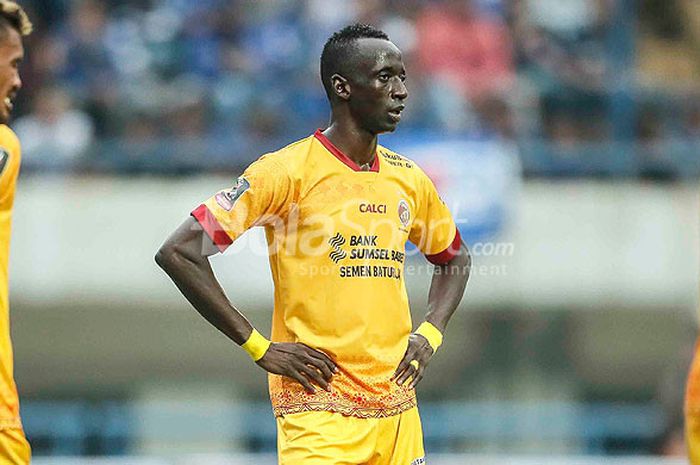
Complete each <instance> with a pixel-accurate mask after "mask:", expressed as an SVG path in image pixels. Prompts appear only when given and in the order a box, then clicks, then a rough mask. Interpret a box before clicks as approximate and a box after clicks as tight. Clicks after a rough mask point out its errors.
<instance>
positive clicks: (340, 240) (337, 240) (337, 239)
mask: <svg viewBox="0 0 700 465" xmlns="http://www.w3.org/2000/svg"><path fill="white" fill-rule="evenodd" d="M328 244H330V246H331V247H332V248H333V250H331V253H330V254H328V256H329V257H330V259H331V260H333V262H334V263H338V262H339V261H341V260H342V259H344V258H345V257H347V256H348V254H347V253H346V252H345V251H344V250H343V249H341V247H342V246H343V245H345V238H344V237H343V236H342V234H340V233H338V234H336V235H335V236H333V237H331V238H330V239H328Z"/></svg>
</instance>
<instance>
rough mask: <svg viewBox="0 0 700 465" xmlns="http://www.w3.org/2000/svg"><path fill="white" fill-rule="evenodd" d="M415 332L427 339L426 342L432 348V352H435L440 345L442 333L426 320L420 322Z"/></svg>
mask: <svg viewBox="0 0 700 465" xmlns="http://www.w3.org/2000/svg"><path fill="white" fill-rule="evenodd" d="M416 334H420V335H421V336H423V337H424V338H426V339H427V340H428V344H430V347H432V348H433V353H435V352H437V350H438V347H440V346H441V345H442V333H441V332H440V330H439V329H437V328H436V327H435V326H434V325H433V324H432V323H430V322H428V321H424V322H423V323H421V325H420V326H419V327H418V329H417V330H416Z"/></svg>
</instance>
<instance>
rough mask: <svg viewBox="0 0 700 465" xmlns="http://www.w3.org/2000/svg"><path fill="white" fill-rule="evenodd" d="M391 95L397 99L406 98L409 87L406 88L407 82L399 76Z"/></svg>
mask: <svg viewBox="0 0 700 465" xmlns="http://www.w3.org/2000/svg"><path fill="white" fill-rule="evenodd" d="M391 96H392V98H395V99H399V100H405V99H406V98H407V97H408V89H407V88H406V83H404V82H403V81H402V80H401V79H399V78H397V79H396V84H395V85H394V87H393V88H392V92H391Z"/></svg>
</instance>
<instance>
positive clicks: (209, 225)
mask: <svg viewBox="0 0 700 465" xmlns="http://www.w3.org/2000/svg"><path fill="white" fill-rule="evenodd" d="M191 215H192V216H193V217H194V219H195V220H197V222H198V223H199V224H200V225H201V226H202V229H204V232H205V233H207V236H209V238H210V239H211V241H212V242H213V243H214V245H216V246H217V247H218V248H219V250H220V251H221V252H223V251H225V250H226V249H227V248H228V246H229V245H231V244H232V243H233V241H232V240H231V238H230V237H229V235H228V234H226V231H225V230H224V228H223V227H222V226H221V224H220V223H219V221H218V220H217V219H216V217H215V216H214V215H213V214H212V213H211V212H210V211H209V209H208V208H207V206H206V205H204V204H202V205H200V206H199V207H197V208H195V209H194V210H193V211H192V213H191Z"/></svg>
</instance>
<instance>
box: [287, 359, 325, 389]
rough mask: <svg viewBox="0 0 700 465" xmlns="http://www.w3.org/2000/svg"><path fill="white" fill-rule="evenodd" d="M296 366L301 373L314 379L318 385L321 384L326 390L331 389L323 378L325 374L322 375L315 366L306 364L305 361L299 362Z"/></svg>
mask: <svg viewBox="0 0 700 465" xmlns="http://www.w3.org/2000/svg"><path fill="white" fill-rule="evenodd" d="M295 368H296V369H297V370H298V371H299V373H301V374H302V375H303V376H304V377H305V378H307V379H309V380H311V381H313V382H314V383H315V384H317V385H318V386H321V387H322V388H323V389H325V390H326V391H329V390H330V386H329V385H328V382H327V381H326V380H325V379H323V376H321V373H320V372H319V371H318V370H317V369H316V368H314V367H311V366H309V365H305V364H303V363H298V364H297V365H296V366H295Z"/></svg>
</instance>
